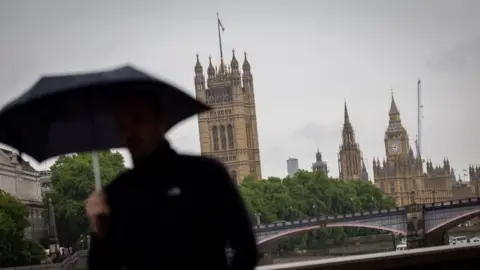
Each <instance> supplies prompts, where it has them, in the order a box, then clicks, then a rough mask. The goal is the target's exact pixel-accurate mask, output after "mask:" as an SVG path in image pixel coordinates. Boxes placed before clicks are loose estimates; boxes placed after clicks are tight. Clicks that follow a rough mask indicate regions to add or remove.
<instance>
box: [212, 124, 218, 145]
mask: <svg viewBox="0 0 480 270" xmlns="http://www.w3.org/2000/svg"><path fill="white" fill-rule="evenodd" d="M212 139H213V150H215V151H218V149H219V147H218V129H217V127H216V126H213V127H212Z"/></svg>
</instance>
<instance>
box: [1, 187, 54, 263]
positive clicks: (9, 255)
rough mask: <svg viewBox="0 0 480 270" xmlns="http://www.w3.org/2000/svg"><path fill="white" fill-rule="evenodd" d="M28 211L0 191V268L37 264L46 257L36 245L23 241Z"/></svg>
mask: <svg viewBox="0 0 480 270" xmlns="http://www.w3.org/2000/svg"><path fill="white" fill-rule="evenodd" d="M29 226H30V224H29V222H28V209H27V207H26V206H25V205H24V204H22V203H21V202H20V201H18V200H16V199H15V198H13V197H12V196H11V195H9V194H8V193H6V192H5V191H3V190H0V268H2V267H13V266H23V265H30V264H39V263H40V262H41V260H43V259H44V258H45V256H46V254H45V251H44V250H43V249H42V247H40V246H39V245H38V244H36V243H34V242H31V241H29V240H26V239H25V229H26V228H28V227H29Z"/></svg>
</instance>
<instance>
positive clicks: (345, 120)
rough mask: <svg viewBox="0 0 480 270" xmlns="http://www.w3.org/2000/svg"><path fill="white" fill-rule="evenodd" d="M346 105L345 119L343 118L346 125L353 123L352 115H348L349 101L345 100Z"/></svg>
mask: <svg viewBox="0 0 480 270" xmlns="http://www.w3.org/2000/svg"><path fill="white" fill-rule="evenodd" d="M344 107H345V112H344V115H343V116H344V120H343V124H344V125H347V124H348V125H351V124H350V116H349V115H348V108H347V101H346V100H345V101H344Z"/></svg>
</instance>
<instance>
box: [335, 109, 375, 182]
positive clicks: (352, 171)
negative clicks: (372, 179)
mask: <svg viewBox="0 0 480 270" xmlns="http://www.w3.org/2000/svg"><path fill="white" fill-rule="evenodd" d="M338 168H339V170H340V172H339V178H340V179H342V180H361V179H363V178H364V177H365V172H366V168H365V164H364V163H363V157H362V151H361V150H360V146H359V145H358V143H357V141H356V140H355V131H354V130H353V127H352V124H351V123H350V116H349V115H348V109H347V103H346V102H345V106H344V121H343V129H342V144H341V145H340V151H339V153H338ZM367 177H368V175H367Z"/></svg>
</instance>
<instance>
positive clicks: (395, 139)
mask: <svg viewBox="0 0 480 270" xmlns="http://www.w3.org/2000/svg"><path fill="white" fill-rule="evenodd" d="M384 142H385V153H386V157H387V158H386V160H385V159H383V161H380V160H379V159H378V158H377V159H375V158H374V160H373V172H374V178H375V185H376V186H377V187H378V188H380V189H381V190H382V191H383V192H384V193H386V194H388V195H390V196H391V197H392V198H393V199H394V200H395V201H396V203H397V205H399V206H404V205H408V204H411V203H413V202H415V203H432V202H435V201H445V200H449V199H451V198H452V180H451V173H450V171H451V168H450V162H449V161H448V159H445V160H444V162H443V166H433V164H432V162H431V161H427V162H426V172H424V170H423V159H422V157H421V156H420V153H419V151H418V150H417V153H416V155H415V154H414V152H413V150H412V148H411V147H410V142H409V138H408V133H407V131H406V129H405V128H404V127H403V125H402V121H401V119H400V112H399V110H398V108H397V105H396V103H395V99H394V97H393V95H392V100H391V104H390V111H389V123H388V128H387V130H386V131H385V140H384Z"/></svg>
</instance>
